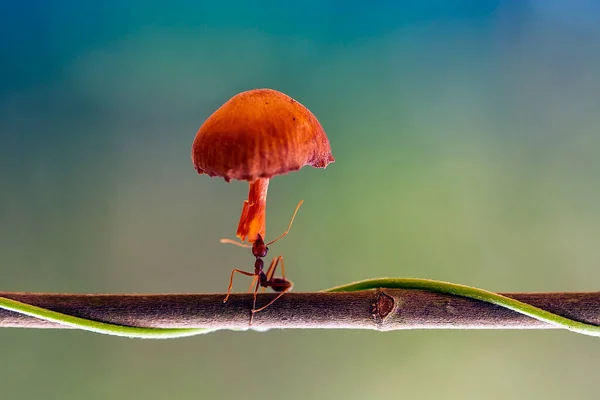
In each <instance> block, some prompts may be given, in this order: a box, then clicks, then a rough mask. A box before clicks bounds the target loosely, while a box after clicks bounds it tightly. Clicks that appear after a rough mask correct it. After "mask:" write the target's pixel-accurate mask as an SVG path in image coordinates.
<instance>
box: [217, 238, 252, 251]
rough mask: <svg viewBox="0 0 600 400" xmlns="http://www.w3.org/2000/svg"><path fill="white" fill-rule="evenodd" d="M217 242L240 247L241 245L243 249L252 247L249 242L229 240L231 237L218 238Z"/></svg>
mask: <svg viewBox="0 0 600 400" xmlns="http://www.w3.org/2000/svg"><path fill="white" fill-rule="evenodd" d="M219 242H221V243H229V244H235V245H236V246H240V247H243V248H245V249H249V248H251V247H252V245H251V244H250V243H240V242H237V241H235V240H231V239H219Z"/></svg>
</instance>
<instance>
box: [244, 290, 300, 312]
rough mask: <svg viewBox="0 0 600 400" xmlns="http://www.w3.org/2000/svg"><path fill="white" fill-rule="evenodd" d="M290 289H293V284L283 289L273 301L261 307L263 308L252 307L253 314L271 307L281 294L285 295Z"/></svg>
mask: <svg viewBox="0 0 600 400" xmlns="http://www.w3.org/2000/svg"><path fill="white" fill-rule="evenodd" d="M290 290H292V287H291V286H290V287H289V288H287V289H285V290H284V291H282V292H281V293H279V294H278V295H277V297H275V298H274V299H273V300H271V301H270V302H269V303H268V304H267V305H266V306H263V307H261V308H258V309H252V314H254V313H257V312H259V311H262V310H264V309H265V308H267V307H269V306H270V305H271V304H273V303H275V301H276V300H277V299H279V298H280V297H281V296H283V295H284V294H286V293H287V292H289V291H290Z"/></svg>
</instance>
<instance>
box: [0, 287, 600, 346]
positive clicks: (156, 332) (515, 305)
mask: <svg viewBox="0 0 600 400" xmlns="http://www.w3.org/2000/svg"><path fill="white" fill-rule="evenodd" d="M377 288H389V289H420V290H428V291H432V292H437V293H444V294H450V295H455V296H461V297H467V298H470V299H475V300H480V301H484V302H487V303H492V304H496V305H498V306H501V307H504V308H507V309H510V310H513V311H515V312H518V313H521V314H524V315H527V316H529V317H532V318H535V319H537V320H540V321H543V322H547V323H549V324H552V325H555V326H557V327H560V328H564V329H568V330H570V331H572V332H576V333H580V334H583V335H589V336H600V326H597V325H592V324H586V323H584V322H580V321H576V320H572V319H569V318H566V317H563V316H561V315H558V314H554V313H551V312H549V311H546V310H543V309H541V308H538V307H534V306H532V305H530V304H527V303H523V302H521V301H518V300H515V299H511V298H509V297H506V296H502V295H500V294H497V293H493V292H489V291H487V290H484V289H477V288H474V287H470V286H465V285H459V284H456V283H449V282H442V281H435V280H430V279H414V278H380V279H368V280H364V281H360V282H355V283H351V284H348V285H343V286H337V287H334V288H331V289H327V290H324V292H355V291H359V290H369V289H377ZM0 308H4V309H6V310H10V311H14V312H17V313H20V314H24V315H28V316H31V317H35V318H39V319H42V320H46V321H50V322H55V323H59V324H63V325H65V326H69V327H73V328H78V329H83V330H87V331H91V332H96V333H101V334H105V335H114V336H124V337H129V338H140V339H171V338H180V337H187V336H194V335H201V334H205V333H209V332H214V331H216V330H218V329H209V328H173V329H168V328H143V327H135V326H123V325H115V324H109V323H105V322H99V321H94V320H89V319H85V318H79V317H74V316H72V315H66V314H62V313H59V312H56V311H51V310H48V309H45V308H41V307H37V306H34V305H31V304H26V303H22V302H20V301H16V300H12V299H8V298H4V297H0Z"/></svg>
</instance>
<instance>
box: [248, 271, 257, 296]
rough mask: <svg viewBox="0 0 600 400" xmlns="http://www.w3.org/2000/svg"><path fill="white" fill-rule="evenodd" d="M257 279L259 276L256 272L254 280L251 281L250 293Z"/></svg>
mask: <svg viewBox="0 0 600 400" xmlns="http://www.w3.org/2000/svg"><path fill="white" fill-rule="evenodd" d="M257 279H258V276H257V275H256V274H255V275H254V278H252V282H250V287H249V288H248V293H250V292H251V291H252V288H253V287H254V284H255V283H256V280H257Z"/></svg>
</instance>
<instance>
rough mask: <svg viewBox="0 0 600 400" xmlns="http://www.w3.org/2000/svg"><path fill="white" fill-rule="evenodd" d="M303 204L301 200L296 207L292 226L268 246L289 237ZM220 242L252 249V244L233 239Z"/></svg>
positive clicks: (268, 244)
mask: <svg viewBox="0 0 600 400" xmlns="http://www.w3.org/2000/svg"><path fill="white" fill-rule="evenodd" d="M302 203H304V200H300V202H298V205H297V206H296V209H295V210H294V214H293V215H292V220H291V221H290V224H289V225H288V227H287V229H286V230H285V232H283V233H282V234H281V235H279V237H277V239H275V240H271V241H270V242H269V243H267V244H266V246H270V245H272V244H273V243H275V242H276V241H278V240H279V239H281V238H282V237H284V236H285V235H287V234H288V233H289V231H290V229H291V228H292V224H293V223H294V218H296V214H298V210H299V209H300V206H301V205H302ZM219 242H221V243H229V244H235V245H236V246H239V247H243V248H246V249H249V248H251V247H252V244H250V243H240V242H238V241H236V240H232V239H220V240H219Z"/></svg>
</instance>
